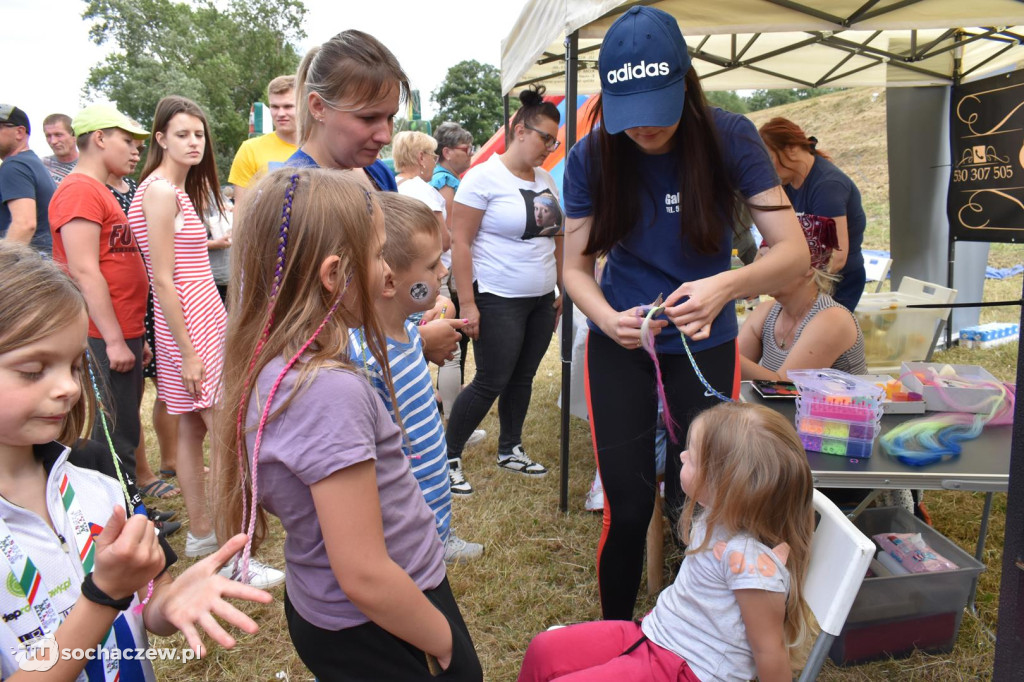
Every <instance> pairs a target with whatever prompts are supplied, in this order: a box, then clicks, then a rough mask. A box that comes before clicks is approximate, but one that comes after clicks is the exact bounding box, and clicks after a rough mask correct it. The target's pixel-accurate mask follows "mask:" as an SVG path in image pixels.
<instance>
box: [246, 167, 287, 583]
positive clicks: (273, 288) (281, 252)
mask: <svg viewBox="0 0 1024 682" xmlns="http://www.w3.org/2000/svg"><path fill="white" fill-rule="evenodd" d="M298 184H299V174H298V173H293V174H292V176H291V182H290V183H289V185H288V189H287V190H285V194H284V205H283V206H282V207H281V228H280V232H279V234H278V238H277V260H276V261H275V263H274V281H273V282H272V283H271V285H270V297H269V300H268V302H267V323H266V325H264V327H263V331H262V332H260V338H259V341H257V342H256V348H255V350H254V351H253V354H252V360H251V361H250V362H249V369H248V370H246V374H245V384H244V387H243V389H242V398H241V400H239V403H238V415H237V418H238V421H237V426H236V429H235V442H236V447H235V454H236V455H237V458H238V477H239V481H240V482H244V481H245V479H246V472H245V454H244V453H243V452H242V444H243V443H244V442H245V440H244V437H243V436H244V428H243V427H244V424H245V412H246V406H247V403H248V400H247V397H248V395H249V391H250V389H251V388H252V380H253V373H254V370H255V368H256V362H257V360H259V357H260V353H262V352H263V347H264V346H265V345H266V343H267V339H269V338H270V329H271V327H273V325H274V308H275V306H276V305H277V296H278V294H279V293H280V292H281V279H282V278H283V276H284V257H285V253H286V251H287V248H288V233H289V230H290V227H291V221H292V202H293V201H294V199H295V190H296V188H297V187H298ZM261 191H262V190H261ZM246 502H247V500H246V499H245V495H242V532H245V529H246V528H248V527H249V526H251V525H252V524H251V523H247V517H248V516H249V515H250V510H249V509H248V507H247V505H246ZM255 509H256V508H255V507H253V508H252V510H251V515H252V518H253V519H255V518H256V511H255ZM251 542H252V540H251V538H250V543H251ZM246 548H247V549H248V545H246ZM247 567H248V566H247Z"/></svg>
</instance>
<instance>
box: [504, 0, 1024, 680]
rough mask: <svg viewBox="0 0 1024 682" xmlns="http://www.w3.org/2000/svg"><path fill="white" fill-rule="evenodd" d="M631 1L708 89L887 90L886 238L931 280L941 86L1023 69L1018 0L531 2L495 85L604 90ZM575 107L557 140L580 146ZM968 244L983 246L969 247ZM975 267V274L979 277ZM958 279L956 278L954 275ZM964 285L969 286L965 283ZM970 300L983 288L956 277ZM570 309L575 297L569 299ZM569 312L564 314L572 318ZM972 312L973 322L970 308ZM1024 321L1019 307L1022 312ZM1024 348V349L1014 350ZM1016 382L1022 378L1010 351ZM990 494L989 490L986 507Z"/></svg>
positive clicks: (940, 197)
mask: <svg viewBox="0 0 1024 682" xmlns="http://www.w3.org/2000/svg"><path fill="white" fill-rule="evenodd" d="M637 4H645V5H651V6H655V7H658V8H659V9H662V10H665V11H666V12H668V13H670V14H672V15H673V16H675V17H676V18H677V20H678V21H679V25H680V28H681V29H682V32H683V35H685V36H686V40H687V45H688V47H689V51H690V53H691V56H692V57H693V64H694V67H695V68H696V69H697V72H698V74H699V75H700V76H701V83H702V85H703V86H704V88H705V89H708V90H739V89H760V88H765V89H768V88H786V87H794V88H797V87H798V88H808V87H856V86H884V87H887V88H896V89H894V90H891V91H890V93H889V95H888V97H887V107H888V121H887V134H888V137H889V166H890V168H889V176H890V236H891V244H892V247H891V248H892V250H893V256H894V258H896V266H895V267H894V272H895V273H896V274H897V275H899V274H901V270H902V274H911V275H914V276H916V277H919V278H921V279H926V280H928V281H938V278H936V277H935V276H934V274H935V272H936V271H937V270H939V269H940V268H941V267H942V266H943V265H944V261H945V260H946V253H945V252H946V251H947V246H948V241H947V240H948V233H949V226H948V221H947V219H946V212H945V210H946V206H945V197H946V188H947V187H948V182H949V166H950V160H949V142H948V141H949V125H948V112H949V101H950V100H949V92H950V87H949V86H951V85H956V84H960V83H966V82H970V81H972V80H977V79H980V78H985V77H989V76H993V75H996V74H1000V73H1010V72H1013V71H1016V70H1019V69H1020V68H1021V67H1022V66H1024V46H1022V42H1024V2H1021V1H1020V0H806V1H805V2H797V1H796V0H646V1H640V2H638V1H637V0H529V1H528V2H527V4H526V6H525V7H524V8H523V11H522V13H521V14H520V16H519V18H518V20H517V21H516V23H515V25H514V26H513V27H512V30H511V31H510V32H509V34H508V36H507V37H506V38H505V40H504V41H503V42H502V57H501V87H502V93H503V94H505V95H509V94H510V93H513V92H514V91H517V90H519V89H521V88H523V87H526V86H528V85H532V84H543V85H544V86H545V87H546V88H547V92H548V93H550V94H565V95H567V96H569V97H570V100H571V99H574V98H575V95H577V94H589V93H595V92H598V91H599V90H600V80H599V77H598V74H597V69H596V67H597V59H598V54H599V51H600V47H601V40H602V38H603V36H604V35H605V32H606V31H607V29H608V27H609V26H610V25H611V24H612V23H613V22H614V21H615V20H616V19H617V18H618V17H619V16H621V15H622V14H623V13H624V12H625V11H626V10H627V9H629V8H630V7H632V6H634V5H637ZM575 123H576V122H575V117H573V116H569V117H567V121H566V128H567V131H566V133H567V134H566V142H567V145H568V146H571V145H572V144H573V143H574V142H575V137H576V131H575V127H576V126H575ZM970 247H983V248H979V249H973V248H970ZM987 253H988V245H987V244H968V245H967V248H964V247H961V250H960V251H958V252H957V262H956V263H953V262H952V261H953V258H952V256H951V255H950V257H949V261H950V263H949V266H950V270H952V271H953V273H954V275H953V277H954V278H956V279H959V276H958V275H957V274H955V273H961V272H963V273H964V274H966V273H967V272H970V271H971V270H975V271H977V270H978V269H979V267H980V270H981V271H982V272H983V271H984V264H985V259H986V257H987ZM975 277H976V273H975ZM958 286H959V285H958ZM965 289H966V290H965ZM960 290H961V294H962V295H966V300H969V301H977V300H980V298H981V293H982V291H981V286H980V285H979V286H976V287H973V289H972V288H971V287H966V288H965V287H963V286H960ZM564 310H565V311H566V312H568V313H569V316H571V310H572V303H571V301H568V300H567V305H566V307H565V309H564ZM570 319H571V318H570ZM975 319H976V318H975ZM1022 324H1024V316H1022ZM566 327H567V328H568V332H567V333H566V332H565V330H563V335H564V338H565V341H564V342H563V353H562V364H563V372H562V374H563V379H562V385H563V400H562V404H563V405H566V406H568V405H569V403H570V401H569V395H568V391H569V383H570V382H569V366H570V364H571V351H570V350H568V349H570V348H571V339H572V331H571V325H566ZM1021 348H1022V349H1024V346H1021ZM1017 384H1018V385H1024V355H1022V354H1021V353H1018V365H1017ZM568 419H569V416H568V409H566V410H563V426H562V467H561V468H562V486H561V488H562V490H561V507H562V509H563V510H566V508H567V500H566V496H567V488H568V479H567V473H566V472H567V468H568ZM1022 444H1024V407H1022V405H1021V403H1019V402H1018V404H1017V406H1016V412H1015V420H1014V445H1013V457H1012V459H1011V471H1010V497H1009V500H1008V504H1007V516H1006V538H1005V545H1004V551H1003V576H1002V593H1001V598H1000V611H1001V613H1003V614H1005V615H1007V616H1009V617H1006V618H1001V619H1000V624H999V638H998V641H997V649H996V670H995V677H996V678H997V679H1010V678H1011V677H1012V678H1013V679H1024V678H1021V677H1020V672H1021V668H1020V665H1019V661H1020V658H1021V656H1024V622H1021V621H1020V619H1017V618H1013V617H1012V616H1013V614H1014V613H1019V612H1021V611H1024V490H1022V488H1024V455H1022V454H1020V453H1021V451H1022V450H1024V445H1022ZM990 503H991V497H989V498H988V501H987V504H990Z"/></svg>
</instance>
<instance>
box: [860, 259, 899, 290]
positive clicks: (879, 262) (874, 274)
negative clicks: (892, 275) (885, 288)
mask: <svg viewBox="0 0 1024 682" xmlns="http://www.w3.org/2000/svg"><path fill="white" fill-rule="evenodd" d="M890 267H892V258H883V257H882V256H871V255H867V254H865V255H864V274H865V275H866V276H867V281H869V282H875V293H876V294H877V293H878V292H879V291H881V290H882V284H884V283H885V278H886V277H888V276H889V268H890Z"/></svg>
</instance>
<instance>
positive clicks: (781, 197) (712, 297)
mask: <svg viewBox="0 0 1024 682" xmlns="http://www.w3.org/2000/svg"><path fill="white" fill-rule="evenodd" d="M599 69H600V73H601V97H600V101H599V103H598V105H597V109H596V111H595V117H594V120H592V121H591V131H590V134H589V135H587V136H586V137H585V138H584V139H582V140H581V141H580V142H579V144H577V145H576V146H575V147H574V148H573V149H572V151H571V152H570V154H569V157H568V159H567V161H566V173H565V208H566V211H565V213H566V216H567V222H566V228H565V233H566V261H565V285H566V290H567V291H568V292H569V294H570V295H571V296H572V298H573V300H574V301H575V302H576V303H577V305H579V307H580V309H581V310H582V311H583V312H584V313H585V314H586V315H587V317H588V318H589V319H590V334H589V337H588V340H587V373H586V386H587V397H588V407H589V412H590V425H591V432H592V436H593V441H594V445H595V450H596V456H597V463H598V469H599V471H600V474H601V479H602V481H603V482H604V488H605V506H604V526H603V530H602V536H601V542H600V544H599V546H598V547H599V549H598V556H597V568H598V583H599V587H600V594H601V607H602V611H603V616H604V618H606V619H616V620H617V619H625V620H630V619H632V618H633V607H634V605H635V603H636V593H637V586H638V585H639V582H640V575H641V569H642V565H643V553H644V538H645V532H646V530H647V525H648V522H649V521H650V518H651V512H652V511H653V505H654V500H655V491H656V490H657V487H656V486H657V484H656V482H655V447H654V437H655V431H656V424H657V419H658V391H657V390H656V383H657V381H656V377H655V374H656V372H655V365H654V363H653V362H652V359H651V356H650V355H649V354H648V353H647V352H646V351H644V350H642V349H641V326H642V323H643V321H644V315H645V314H646V312H647V310H648V308H647V306H650V305H651V304H653V303H655V302H656V300H657V299H659V298H660V297H662V296H664V297H666V298H665V305H666V308H665V316H666V317H667V318H668V319H667V320H666V319H663V318H655V319H654V320H653V321H652V322H651V323H650V324H649V328H650V330H651V332H652V334H655V335H656V336H655V337H654V339H653V343H654V349H655V352H656V354H657V358H658V361H659V365H660V374H661V376H663V378H664V382H663V385H664V394H665V399H666V402H667V405H665V406H664V407H665V411H666V415H665V417H666V420H668V419H669V418H670V417H671V419H673V420H674V421H675V423H677V424H678V425H679V429H678V439H679V442H674V443H670V444H669V447H668V454H667V457H666V471H665V496H666V500H667V503H668V508H669V511H670V513H671V514H673V515H677V514H678V510H679V509H680V508H681V507H682V502H683V499H684V497H683V493H682V490H681V488H680V484H679V468H680V463H679V453H680V451H681V450H682V449H683V446H684V443H683V442H682V441H683V440H684V436H685V434H686V433H687V430H688V428H689V424H690V420H691V419H692V418H693V417H694V416H695V415H696V414H697V413H698V412H699V411H700V410H702V409H705V408H707V407H710V406H711V405H712V404H714V402H715V398H714V397H711V395H712V393H711V391H710V390H709V387H713V388H714V389H715V390H716V391H717V392H718V393H720V394H725V395H726V396H729V395H731V396H734V397H735V396H736V394H737V393H738V388H739V363H738V361H737V347H736V335H737V326H736V314H735V306H734V305H732V304H731V303H732V301H733V300H734V299H737V298H741V297H748V296H751V295H753V294H757V293H759V292H761V291H765V290H770V289H773V288H776V287H778V286H780V285H782V284H783V283H785V282H787V281H789V280H790V279H791V278H793V277H796V276H797V275H798V274H799V273H800V272H803V271H805V270H806V269H807V266H808V263H809V255H808V250H807V244H806V242H805V241H804V239H803V235H802V234H801V231H800V226H799V224H798V222H797V219H796V215H795V214H794V213H793V211H792V210H791V209H790V208H789V206H788V205H786V204H787V202H786V199H785V194H784V193H783V192H782V189H781V188H780V187H779V181H778V178H777V177H776V176H775V171H774V169H773V168H772V163H771V159H770V158H769V157H768V154H767V153H766V151H765V149H764V146H763V145H762V144H761V141H760V140H759V139H758V137H757V131H756V129H755V128H754V126H753V125H752V124H751V123H750V122H749V121H748V120H747V119H746V118H744V117H742V116H738V115H735V114H731V113H728V112H725V111H722V110H721V109H717V108H712V107H709V106H708V105H707V103H706V101H705V99H704V94H703V92H702V90H701V86H700V81H699V80H698V78H697V74H696V71H695V70H694V69H693V68H692V67H691V64H690V57H689V55H688V53H687V49H686V42H685V41H684V39H683V36H682V34H681V33H680V31H679V25H678V24H677V23H676V20H675V19H674V18H673V17H672V16H671V15H669V14H667V13H665V12H663V11H661V10H657V9H653V8H650V7H633V8H631V9H630V10H629V11H627V12H626V13H625V14H624V15H623V16H622V17H620V18H619V19H618V20H617V21H616V22H615V23H614V24H613V25H612V27H611V28H610V29H609V31H608V33H607V35H606V36H605V39H604V42H603V45H602V49H601V55H600V58H599ZM598 118H599V119H600V123H598ZM736 192H738V193H739V194H740V195H741V196H742V197H744V199H745V201H746V203H747V205H748V206H749V207H750V209H751V212H752V214H753V216H754V218H755V220H756V222H757V225H758V228H759V229H760V230H761V231H762V234H764V235H765V237H766V238H767V240H768V241H769V243H771V244H772V245H773V248H772V249H771V251H770V252H769V253H768V254H767V255H766V256H765V257H764V258H762V259H761V260H759V261H757V262H756V263H754V264H752V265H750V266H747V267H744V268H738V269H736V270H730V254H731V242H732V229H731V228H732V224H733V221H734V220H735V217H734V210H735V207H736ZM602 255H606V256H607V261H606V264H605V267H604V270H603V274H602V277H601V281H600V284H599V283H598V282H597V281H596V280H595V278H594V266H595V262H596V260H597V258H598V257H599V256H602ZM670 324H671V325H672V326H669V325H670ZM687 350H688V351H689V352H691V353H692V357H693V359H692V360H690V359H689V357H688V352H687ZM704 381H706V382H707V384H705V383H704Z"/></svg>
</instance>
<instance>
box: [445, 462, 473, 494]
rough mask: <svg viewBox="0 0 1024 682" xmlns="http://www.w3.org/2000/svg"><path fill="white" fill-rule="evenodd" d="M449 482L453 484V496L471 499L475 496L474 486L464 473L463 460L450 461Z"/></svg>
mask: <svg viewBox="0 0 1024 682" xmlns="http://www.w3.org/2000/svg"><path fill="white" fill-rule="evenodd" d="M448 482H449V483H450V484H451V489H452V495H461V496H462V497H469V496H470V495H472V494H473V486H471V485H470V484H469V481H467V480H466V475H465V474H464V473H462V458H461V457H459V458H457V459H450V460H448Z"/></svg>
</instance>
